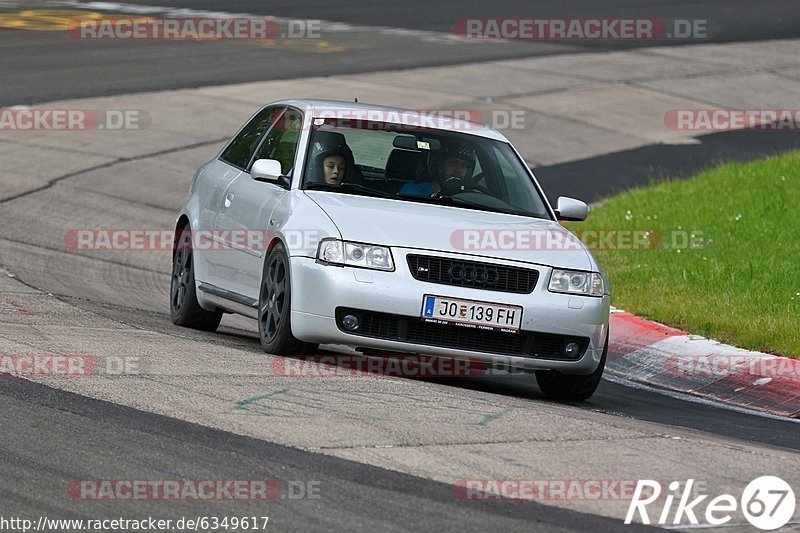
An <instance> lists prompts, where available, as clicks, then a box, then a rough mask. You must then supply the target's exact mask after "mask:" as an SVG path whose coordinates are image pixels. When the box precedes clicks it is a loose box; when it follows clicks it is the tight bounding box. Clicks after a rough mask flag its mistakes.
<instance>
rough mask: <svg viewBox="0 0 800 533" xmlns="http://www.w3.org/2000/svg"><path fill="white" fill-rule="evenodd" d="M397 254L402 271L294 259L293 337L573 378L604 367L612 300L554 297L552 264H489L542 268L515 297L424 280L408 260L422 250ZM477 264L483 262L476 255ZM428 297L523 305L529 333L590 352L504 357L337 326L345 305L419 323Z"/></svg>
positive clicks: (397, 266)
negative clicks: (575, 343)
mask: <svg viewBox="0 0 800 533" xmlns="http://www.w3.org/2000/svg"><path fill="white" fill-rule="evenodd" d="M392 252H393V254H394V260H395V271H394V272H383V271H377V270H366V269H360V268H352V267H339V266H331V265H325V264H322V263H319V262H317V261H316V260H315V259H313V258H309V257H292V258H291V259H290V263H291V264H290V273H291V282H292V314H291V321H292V333H293V335H294V336H295V337H296V338H298V339H300V340H302V341H305V342H312V343H321V344H344V345H348V346H356V347H361V348H369V349H371V350H375V351H378V352H379V351H381V350H385V351H387V352H405V353H422V354H426V355H436V356H447V357H455V358H459V359H466V360H470V361H475V360H479V361H484V362H487V363H495V364H497V363H501V364H502V365H504V366H513V367H515V368H520V369H526V370H539V369H555V370H560V371H563V372H565V373H570V374H590V373H592V372H593V371H594V370H595V369H596V368H597V365H598V363H599V362H600V358H601V357H602V353H603V347H604V343H605V340H606V336H607V334H608V317H609V311H610V297H609V296H608V295H605V296H603V297H602V298H598V297H589V296H574V295H567V294H557V293H552V292H549V291H548V290H547V282H548V280H549V279H550V272H551V269H550V268H549V267H545V266H540V265H521V264H520V263H516V262H511V261H503V260H498V259H481V260H482V261H486V262H487V263H491V264H495V265H508V266H517V267H519V266H524V267H526V268H535V269H536V270H538V271H539V278H538V281H537V283H536V287H535V289H534V290H533V292H532V293H530V294H515V293H508V292H499V291H489V290H483V289H475V288H467V287H460V286H453V285H443V284H439V283H431V282H423V281H419V280H417V279H415V278H414V277H413V276H412V275H411V272H410V270H409V267H408V264H407V263H406V257H405V256H406V254H407V253H419V251H416V250H415V251H413V252H412V251H411V250H405V249H398V248H393V249H392ZM435 255H438V256H449V257H451V258H459V256H458V255H457V254H445V253H442V252H436V254H435ZM469 259H470V260H472V261H475V260H476V258H475V257H470V258H469ZM426 294H433V295H440V296H449V297H452V298H462V299H466V300H477V301H482V302H490V303H499V304H507V305H518V306H521V307H522V308H523V314H522V324H521V330H522V331H523V332H536V333H537V334H552V335H563V336H569V337H581V338H585V339H588V345H587V347H586V350H585V352H584V353H583V355H582V356H581V357H580V358H578V359H574V360H564V359H552V358H541V357H531V356H524V355H507V354H502V355H498V354H496V353H487V351H485V350H484V351H480V350H472V349H468V348H467V347H464V346H461V347H460V348H453V347H450V346H441V345H430V344H425V343H412V342H408V341H405V340H403V341H399V340H393V339H387V338H374V337H370V336H363V335H357V334H353V333H348V332H346V331H343V330H342V329H341V328H340V327H339V325H338V323H337V319H336V310H337V308H349V309H359V310H365V311H371V312H376V313H387V314H391V315H398V316H400V317H408V318H409V319H410V320H415V319H416V318H418V317H419V316H420V313H421V309H422V301H423V296H424V295H426ZM442 327H446V328H458V326H442ZM503 335H515V334H513V333H504V334H503Z"/></svg>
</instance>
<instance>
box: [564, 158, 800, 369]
mask: <svg viewBox="0 0 800 533" xmlns="http://www.w3.org/2000/svg"><path fill="white" fill-rule="evenodd" d="M568 227H569V228H570V230H572V231H578V232H580V231H585V230H587V229H594V230H617V229H625V230H653V231H654V232H656V233H654V235H655V236H656V237H655V238H653V239H652V240H653V242H657V241H658V237H657V236H658V235H660V236H661V243H660V245H658V246H655V247H654V248H655V249H653V250H638V251H637V250H630V249H628V250H608V249H605V250H602V249H599V248H597V249H595V250H594V254H595V257H597V260H598V261H599V262H600V264H601V265H602V266H603V268H604V269H605V270H606V273H607V274H608V276H609V278H610V280H611V293H612V303H613V305H615V306H617V307H619V308H622V309H624V310H626V311H630V312H632V313H635V314H637V315H640V316H644V317H647V318H650V319H652V320H656V321H658V322H662V323H665V324H668V325H670V326H674V327H678V328H681V329H684V330H687V331H690V332H692V333H696V334H700V335H703V336H706V337H711V338H714V339H717V340H719V341H722V342H725V343H728V344H733V345H735V346H738V347H741V348H746V349H751V350H759V351H764V352H768V353H775V354H781V355H786V356H791V357H795V358H797V357H800V240H798V239H800V151H795V152H789V153H786V154H783V155H780V156H776V157H772V158H769V159H764V160H760V161H756V162H752V163H729V164H725V165H721V166H719V167H715V168H712V169H709V170H706V171H704V172H701V173H700V174H698V175H697V176H694V177H693V178H691V179H688V180H680V181H671V182H663V183H658V184H655V185H652V186H650V187H647V188H641V189H635V190H631V191H628V192H626V193H624V194H621V195H619V196H615V197H614V198H611V199H609V200H607V201H605V202H603V203H602V204H601V205H600V206H599V207H597V208H596V209H593V210H592V212H591V213H590V215H589V219H588V220H587V221H586V222H582V223H571V224H569V225H568ZM684 232H688V233H686V235H687V236H689V235H690V234H692V233H693V234H694V235H695V245H694V246H687V247H682V246H681V245H683V244H684V243H683V242H680V241H681V240H682V239H679V238H678V237H679V236H682V235H684ZM672 235H674V236H675V237H676V244H677V245H678V246H677V247H670V246H669V245H670V240H671V239H670V237H671V236H672ZM681 248H682V249H681Z"/></svg>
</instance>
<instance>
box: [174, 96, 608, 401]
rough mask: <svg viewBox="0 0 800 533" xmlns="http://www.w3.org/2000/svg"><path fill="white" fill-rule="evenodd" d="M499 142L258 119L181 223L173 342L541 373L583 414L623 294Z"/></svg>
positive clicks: (476, 132) (473, 133)
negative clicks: (249, 339)
mask: <svg viewBox="0 0 800 533" xmlns="http://www.w3.org/2000/svg"><path fill="white" fill-rule="evenodd" d="M587 213H588V208H587V206H586V204H585V203H583V202H581V201H579V200H575V199H572V198H566V197H560V198H559V199H558V201H557V204H556V206H555V208H554V207H553V206H551V205H550V203H549V202H548V200H547V198H546V197H545V195H544V193H543V191H542V188H541V187H540V185H539V184H538V182H537V181H536V178H535V176H534V174H533V173H532V171H531V170H530V168H529V167H528V166H527V165H526V164H525V163H524V161H523V159H522V158H521V156H520V155H519V153H518V152H517V151H516V150H515V149H514V147H513V146H512V145H511V144H510V142H509V141H508V140H507V139H506V138H505V137H504V136H503V135H502V134H501V133H499V132H497V131H495V130H493V129H490V128H488V127H485V126H483V125H480V124H477V123H473V122H468V121H466V120H458V119H456V118H453V117H450V116H446V115H444V114H436V113H426V112H422V111H410V110H401V109H393V108H388V107H381V106H373V105H365V104H357V103H348V102H334V101H320V100H287V101H280V102H275V103H272V104H269V105H267V106H265V107H263V108H262V109H260V110H259V111H258V112H257V113H256V114H255V115H254V116H253V117H251V118H250V120H248V121H247V122H246V123H245V125H244V126H243V127H242V128H241V129H240V130H239V131H238V132H237V133H236V134H235V135H234V136H233V138H232V139H231V140H230V141H229V142H228V143H227V144H226V145H225V147H224V148H223V149H222V150H221V151H220V152H219V154H217V156H216V157H214V158H213V159H212V160H211V161H209V162H208V163H206V164H204V165H203V166H202V167H201V168H200V169H199V170H198V171H197V173H196V174H195V176H194V178H193V181H192V184H191V187H190V190H189V194H188V197H187V200H186V203H185V205H184V206H183V208H182V209H181V211H180V213H179V215H178V217H177V223H176V228H175V229H176V231H175V246H174V251H173V269H172V281H171V288H170V309H171V317H172V321H173V322H174V323H175V324H178V325H181V326H186V327H191V328H197V329H202V330H208V331H213V330H215V329H216V328H217V326H218V325H219V323H220V320H221V318H222V315H223V313H238V314H241V315H244V316H247V317H250V318H253V319H255V320H257V322H258V330H259V337H260V340H261V344H262V346H263V348H264V350H266V351H267V352H269V353H272V354H280V355H290V354H301V353H309V352H311V351H313V350H315V349H316V347H317V346H318V345H319V344H343V345H349V346H352V347H354V348H357V349H359V350H362V351H365V353H366V352H373V353H393V354H399V353H406V354H407V353H411V354H426V355H431V356H439V357H450V358H456V359H463V360H469V361H479V362H483V363H485V364H487V365H496V364H497V363H498V361H502V363H503V365H505V366H506V367H511V368H514V369H519V370H522V371H524V372H530V373H534V374H535V375H536V379H537V382H538V384H539V387H540V389H541V390H542V392H543V393H544V394H545V395H546V396H548V397H552V398H556V399H569V400H581V399H585V398H588V397H589V396H591V395H592V394H593V393H594V391H595V389H596V388H597V385H598V383H599V382H600V379H601V376H602V373H603V368H604V366H605V360H606V354H607V351H608V322H609V310H610V296H609V286H608V281H607V278H606V276H605V274H604V273H603V270H602V269H601V267H600V265H598V263H597V261H596V260H595V258H594V257H593V256H592V254H591V253H590V252H589V250H588V249H586V247H585V246H584V245H583V244H582V243H581V242H580V241H579V240H578V239H577V238H575V237H574V236H573V235H572V234H571V233H570V232H569V231H568V230H567V229H565V228H564V227H563V226H562V225H561V224H560V221H565V220H571V221H579V220H584V219H585V218H586V216H587Z"/></svg>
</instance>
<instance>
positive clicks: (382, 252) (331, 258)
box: [317, 239, 394, 270]
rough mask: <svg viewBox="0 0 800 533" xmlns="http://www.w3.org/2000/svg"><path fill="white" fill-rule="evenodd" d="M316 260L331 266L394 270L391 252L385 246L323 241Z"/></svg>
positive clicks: (333, 240)
mask: <svg viewBox="0 0 800 533" xmlns="http://www.w3.org/2000/svg"><path fill="white" fill-rule="evenodd" d="M317 259H319V260H320V261H322V262H324V263H329V264H332V265H347V266H355V267H362V268H372V269H375V270H394V261H392V252H391V250H389V248H388V247H386V246H376V245H373V244H364V243H361V242H347V241H339V240H336V239H325V240H323V241H322V242H320V243H319V249H318V251H317Z"/></svg>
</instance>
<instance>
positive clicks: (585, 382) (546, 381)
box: [536, 335, 608, 401]
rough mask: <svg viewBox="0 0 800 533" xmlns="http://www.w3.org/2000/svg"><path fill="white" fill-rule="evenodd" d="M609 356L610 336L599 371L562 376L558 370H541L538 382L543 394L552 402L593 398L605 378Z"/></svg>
mask: <svg viewBox="0 0 800 533" xmlns="http://www.w3.org/2000/svg"><path fill="white" fill-rule="evenodd" d="M607 356H608V335H606V343H605V346H604V347H603V355H602V357H600V364H599V365H597V370H595V371H594V372H592V373H591V374H589V375H587V376H576V375H574V374H562V373H561V372H558V371H556V370H539V371H537V372H536V382H537V383H538V384H539V389H541V391H542V394H544V395H545V396H546V397H547V398H550V399H551V400H568V401H583V400H586V399H588V398H590V397H591V396H592V394H594V392H595V391H596V390H597V386H598V385H600V380H601V379H602V378H603V370H604V369H605V367H606V357H607Z"/></svg>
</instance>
